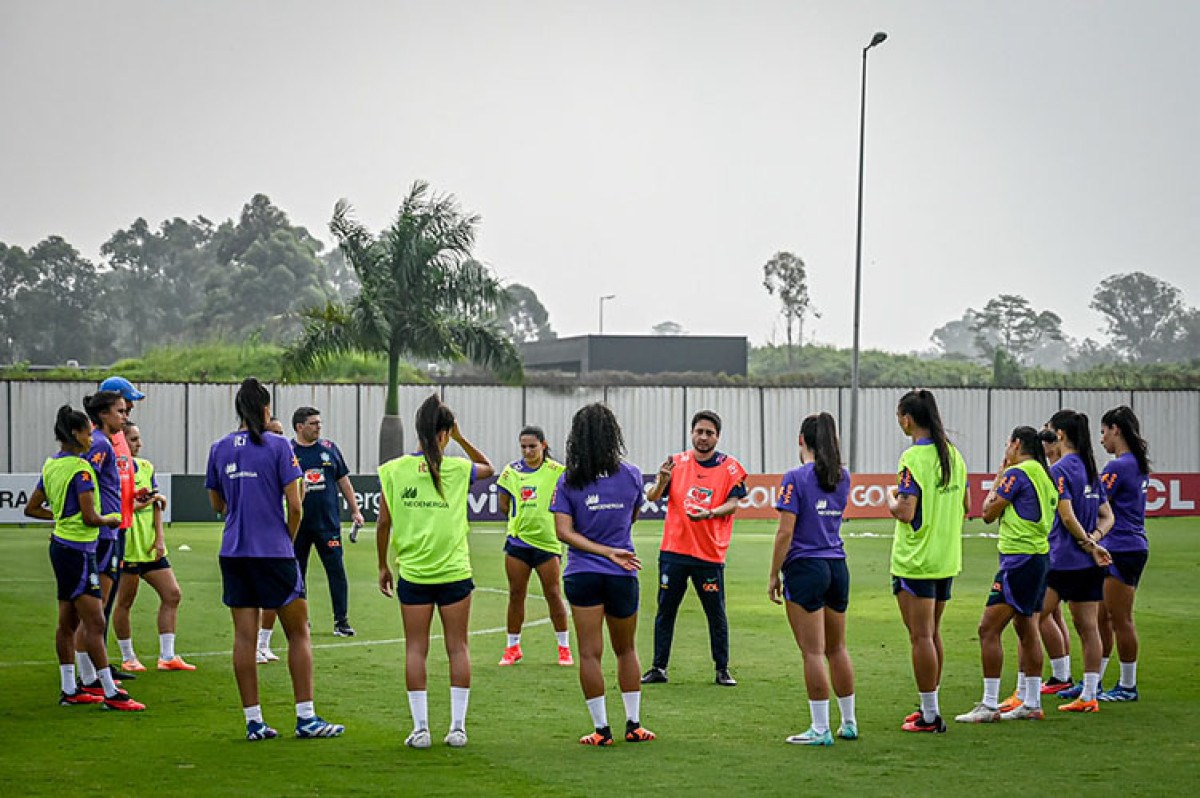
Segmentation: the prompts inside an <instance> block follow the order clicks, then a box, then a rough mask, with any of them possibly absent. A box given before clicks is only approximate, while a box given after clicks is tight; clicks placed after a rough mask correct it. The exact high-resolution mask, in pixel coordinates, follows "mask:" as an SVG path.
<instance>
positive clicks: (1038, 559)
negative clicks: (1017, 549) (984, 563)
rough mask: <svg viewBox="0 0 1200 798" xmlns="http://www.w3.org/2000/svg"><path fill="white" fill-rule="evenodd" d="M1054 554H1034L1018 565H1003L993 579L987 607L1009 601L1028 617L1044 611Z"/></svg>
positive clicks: (1014, 607) (1011, 605)
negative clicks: (1048, 574) (1048, 577)
mask: <svg viewBox="0 0 1200 798" xmlns="http://www.w3.org/2000/svg"><path fill="white" fill-rule="evenodd" d="M1049 570H1050V555H1048V554H1030V555H1028V559H1026V560H1025V562H1024V563H1022V564H1021V565H1018V566H1017V567H1016V568H1001V569H1000V570H999V571H997V572H996V576H995V578H994V579H993V580H992V590H991V592H990V593H988V597H987V606H989V607H992V606H995V605H997V604H1007V605H1008V606H1010V607H1012V608H1013V609H1014V610H1016V611H1017V612H1018V613H1020V614H1021V615H1024V616H1026V617H1028V616H1030V615H1033V614H1034V613H1038V612H1041V611H1042V600H1043V599H1045V597H1046V573H1047V572H1048V571H1049Z"/></svg>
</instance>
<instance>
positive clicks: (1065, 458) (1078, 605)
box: [1041, 410, 1113, 712]
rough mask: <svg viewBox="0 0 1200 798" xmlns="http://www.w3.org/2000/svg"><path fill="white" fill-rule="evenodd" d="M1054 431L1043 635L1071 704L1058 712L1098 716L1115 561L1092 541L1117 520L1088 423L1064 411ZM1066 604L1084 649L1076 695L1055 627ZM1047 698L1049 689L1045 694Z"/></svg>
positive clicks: (1057, 678) (1055, 417)
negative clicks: (1104, 610)
mask: <svg viewBox="0 0 1200 798" xmlns="http://www.w3.org/2000/svg"><path fill="white" fill-rule="evenodd" d="M1049 428H1050V430H1051V431H1052V432H1053V433H1054V434H1055V436H1056V438H1057V441H1056V442H1057V447H1056V448H1057V454H1058V455H1059V457H1058V459H1057V460H1056V461H1055V462H1054V464H1053V465H1051V466H1050V476H1051V477H1052V478H1053V479H1054V486H1055V488H1056V489H1057V490H1058V494H1059V497H1058V513H1057V514H1056V516H1055V518H1054V526H1053V527H1052V528H1051V530H1050V572H1049V573H1048V574H1047V575H1046V599H1045V601H1044V602H1043V603H1042V621H1041V632H1042V636H1043V637H1045V638H1046V653H1047V654H1049V655H1050V667H1051V668H1052V670H1053V676H1052V679H1051V681H1053V682H1056V683H1057V684H1059V685H1066V687H1065V688H1062V689H1059V690H1056V691H1055V692H1057V693H1058V695H1059V696H1062V697H1064V698H1071V699H1072V700H1071V702H1070V703H1068V704H1063V705H1061V706H1060V707H1059V709H1060V710H1062V711H1064V712H1098V711H1099V707H1098V706H1097V704H1096V688H1097V687H1098V685H1099V684H1100V628H1099V625H1098V623H1097V618H1098V613H1099V610H1100V601H1101V600H1102V599H1103V598H1104V575H1105V568H1107V566H1108V565H1109V564H1111V562H1112V559H1111V558H1110V557H1109V554H1108V552H1107V551H1106V550H1105V549H1104V547H1103V546H1101V545H1100V544H1098V543H1096V542H1095V540H1093V539H1092V535H1093V534H1095V533H1099V534H1104V533H1106V532H1108V530H1109V529H1110V528H1112V522H1113V514H1112V508H1111V507H1109V504H1108V501H1107V500H1106V498H1105V495H1104V486H1103V485H1101V484H1100V475H1099V474H1098V473H1097V471H1096V458H1095V456H1094V455H1093V454H1092V436H1091V432H1090V431H1089V430H1088V417H1087V416H1085V415H1084V414H1083V413H1076V412H1075V411H1074V410H1060V411H1058V412H1057V413H1055V414H1054V415H1053V416H1051V417H1050V424H1049ZM1063 601H1065V602H1066V603H1067V606H1068V607H1069V608H1070V610H1071V620H1072V621H1073V622H1074V624H1075V631H1076V632H1078V633H1079V642H1080V645H1081V646H1082V647H1083V681H1082V683H1081V684H1080V689H1079V690H1078V691H1077V692H1078V695H1076V691H1075V690H1074V688H1073V685H1072V684H1071V650H1070V647H1069V646H1068V645H1067V644H1065V641H1064V640H1063V639H1062V637H1061V632H1060V631H1059V629H1058V626H1057V624H1056V623H1055V621H1054V618H1055V617H1056V614H1057V613H1060V612H1061V606H1062V602H1063ZM1042 692H1046V688H1045V687H1043V688H1042Z"/></svg>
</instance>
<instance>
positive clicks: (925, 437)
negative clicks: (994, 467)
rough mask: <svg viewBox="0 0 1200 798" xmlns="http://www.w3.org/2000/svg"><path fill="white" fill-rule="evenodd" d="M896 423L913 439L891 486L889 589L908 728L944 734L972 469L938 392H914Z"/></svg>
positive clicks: (904, 400)
mask: <svg viewBox="0 0 1200 798" xmlns="http://www.w3.org/2000/svg"><path fill="white" fill-rule="evenodd" d="M896 421H897V423H899V425H900V429H901V430H902V431H903V432H904V434H905V435H907V436H908V437H909V438H910V439H911V440H912V445H911V446H909V447H908V448H907V449H905V450H904V454H902V455H901V456H900V465H899V468H898V475H897V484H896V485H893V486H891V487H889V488H888V492H887V507H888V512H889V513H891V515H892V517H893V518H895V519H896V531H895V535H894V537H893V538H892V560H891V573H892V594H893V595H895V597H896V604H897V606H898V607H899V608H900V617H901V618H902V619H903V620H904V626H905V627H906V628H907V629H908V639H909V643H910V645H911V647H912V668H913V676H914V677H915V678H916V682H917V690H918V692H919V694H920V699H921V708H920V709H919V710H918V711H916V712H913V713H912V714H910V715H908V716H907V717H906V718H905V719H904V723H903V724H902V725H901V726H900V728H901V729H902V730H903V731H907V732H917V733H922V732H924V733H933V734H942V733H944V732H945V731H946V722H945V721H944V720H942V716H941V708H940V707H939V705H938V689H939V687H940V685H941V683H942V666H943V663H944V662H945V653H944V650H943V647H942V614H943V613H944V612H945V610H946V602H948V601H950V588H951V585H952V583H953V581H954V577H955V576H956V575H958V573H959V572H960V571H962V527H963V518H964V517H965V516H966V514H967V513H968V512H969V511H970V509H971V497H970V495H969V494H968V493H967V466H966V463H965V462H963V458H962V455H961V454H959V452H958V449H956V448H955V447H954V445H953V444H952V443H950V440H949V438H947V437H946V430H945V427H944V426H943V424H942V416H941V413H939V412H938V406H937V401H936V400H935V399H934V397H933V394H932V393H930V392H929V391H926V390H914V391H909V392H908V393H906V394H905V395H904V396H902V397H900V402H899V404H898V405H897V406H896Z"/></svg>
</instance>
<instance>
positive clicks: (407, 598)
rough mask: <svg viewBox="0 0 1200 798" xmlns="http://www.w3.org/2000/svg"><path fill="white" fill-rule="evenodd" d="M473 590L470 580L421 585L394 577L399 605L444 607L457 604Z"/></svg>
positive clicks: (472, 583)
mask: <svg viewBox="0 0 1200 798" xmlns="http://www.w3.org/2000/svg"><path fill="white" fill-rule="evenodd" d="M474 590H475V583H474V582H472V581H471V580H470V579H459V580H458V581H457V582H438V583H436V584H432V585H423V584H420V583H418V582H409V581H408V580H406V579H401V578H400V577H396V598H398V599H400V603H401V604H436V605H437V606H439V607H445V606H446V605H447V604H457V603H458V602H460V601H462V600H463V599H465V598H466V597H467V596H469V595H471V593H472V592H473V591H474Z"/></svg>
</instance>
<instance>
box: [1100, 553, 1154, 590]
mask: <svg viewBox="0 0 1200 798" xmlns="http://www.w3.org/2000/svg"><path fill="white" fill-rule="evenodd" d="M1109 554H1111V555H1112V565H1110V566H1108V575H1109V576H1111V577H1112V578H1113V579H1119V580H1121V581H1122V582H1124V583H1125V584H1127V585H1129V586H1130V587H1137V586H1138V582H1140V581H1142V572H1143V571H1145V570H1146V560H1148V559H1150V552H1148V551H1112V552H1109Z"/></svg>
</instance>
